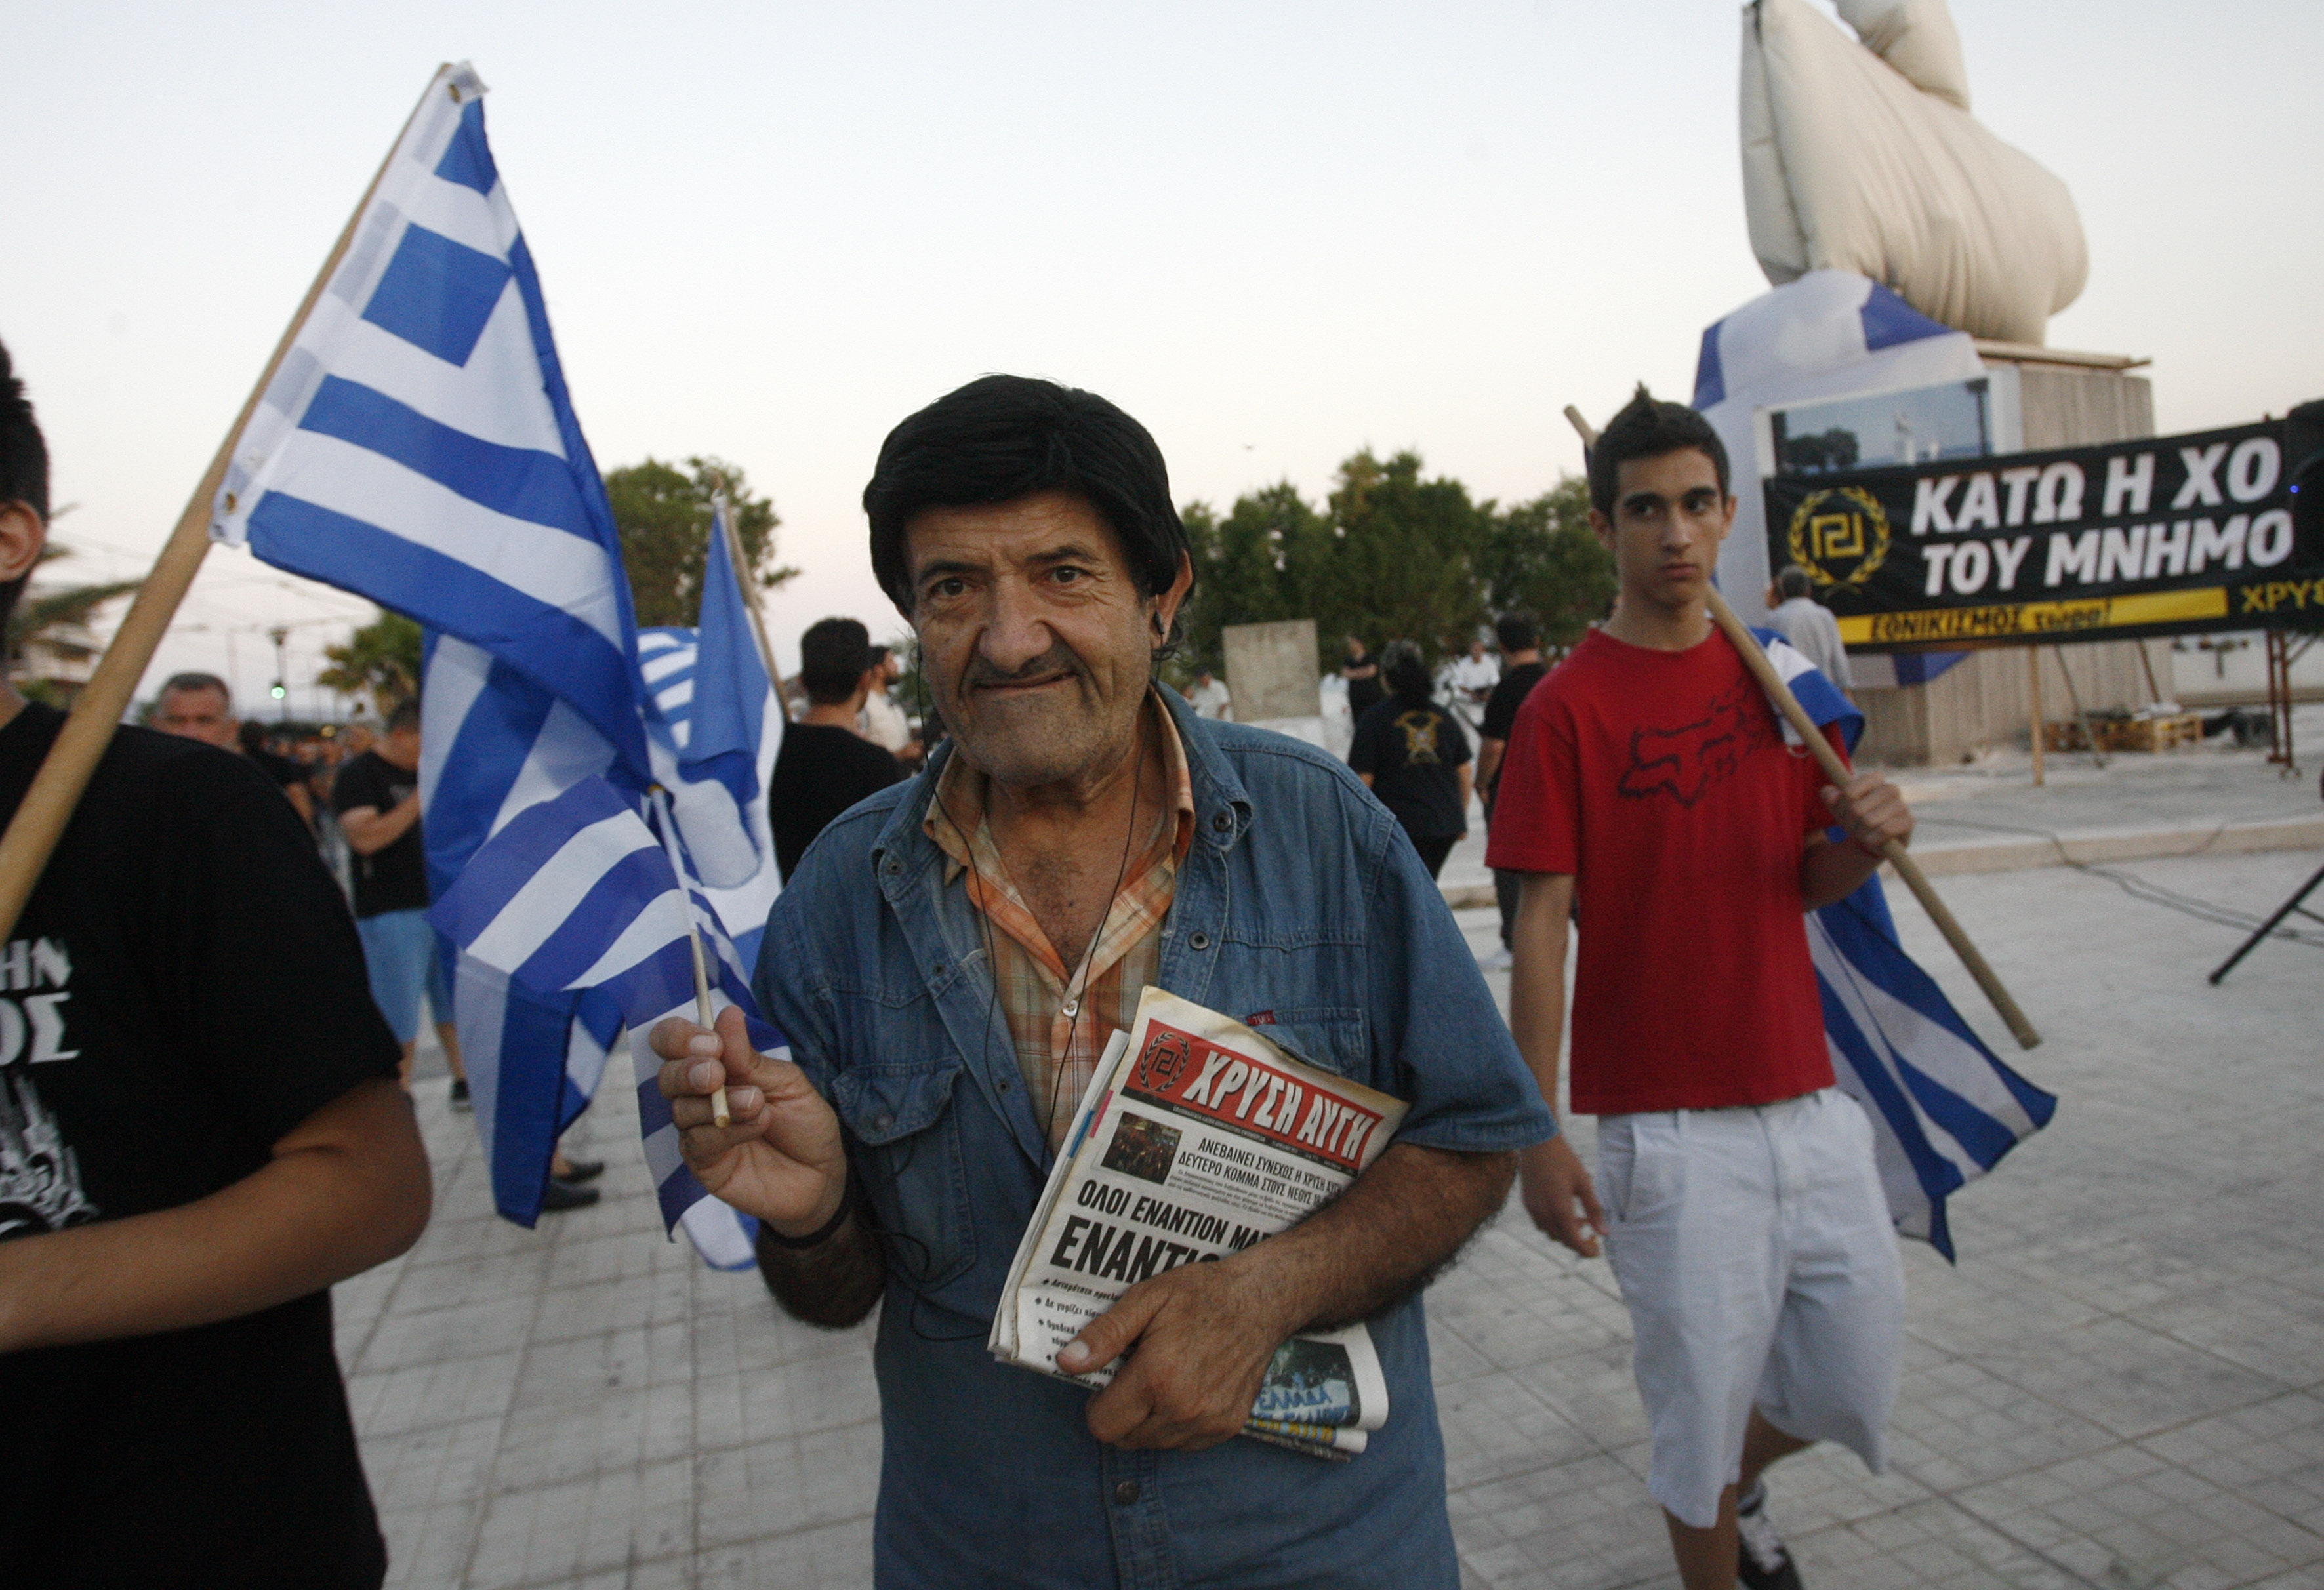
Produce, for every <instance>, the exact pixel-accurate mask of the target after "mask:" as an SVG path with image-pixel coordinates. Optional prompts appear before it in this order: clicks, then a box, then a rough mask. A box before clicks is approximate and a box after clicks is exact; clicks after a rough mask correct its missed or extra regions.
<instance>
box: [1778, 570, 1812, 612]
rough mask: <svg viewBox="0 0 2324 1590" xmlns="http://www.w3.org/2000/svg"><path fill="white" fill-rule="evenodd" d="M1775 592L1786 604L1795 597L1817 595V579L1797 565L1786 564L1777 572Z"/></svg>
mask: <svg viewBox="0 0 2324 1590" xmlns="http://www.w3.org/2000/svg"><path fill="white" fill-rule="evenodd" d="M1775 591H1776V594H1777V595H1779V596H1782V597H1783V598H1784V600H1785V601H1786V602H1788V601H1790V600H1791V599H1792V598H1793V597H1794V596H1812V595H1814V594H1815V579H1814V578H1813V577H1812V576H1811V575H1810V574H1809V573H1808V571H1807V570H1806V569H1802V568H1801V567H1800V566H1799V565H1798V564H1796V563H1786V564H1784V566H1783V568H1781V569H1777V570H1776V571H1775Z"/></svg>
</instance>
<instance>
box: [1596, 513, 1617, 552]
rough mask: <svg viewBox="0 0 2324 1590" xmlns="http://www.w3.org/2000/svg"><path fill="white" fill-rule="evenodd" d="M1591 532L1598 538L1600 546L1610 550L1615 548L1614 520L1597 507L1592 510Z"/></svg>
mask: <svg viewBox="0 0 2324 1590" xmlns="http://www.w3.org/2000/svg"><path fill="white" fill-rule="evenodd" d="M1590 533H1591V535H1594V536H1596V537H1597V538H1598V544H1599V545H1600V546H1601V547H1603V548H1605V549H1606V550H1608V551H1609V552H1610V551H1612V550H1614V522H1613V521H1612V520H1610V519H1609V518H1607V517H1606V515H1604V514H1603V513H1600V512H1598V510H1597V509H1595V508H1592V509H1591V510H1590Z"/></svg>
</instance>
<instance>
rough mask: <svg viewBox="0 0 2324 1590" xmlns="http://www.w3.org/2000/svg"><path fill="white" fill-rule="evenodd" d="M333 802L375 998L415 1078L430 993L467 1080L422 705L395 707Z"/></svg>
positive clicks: (449, 1052)
mask: <svg viewBox="0 0 2324 1590" xmlns="http://www.w3.org/2000/svg"><path fill="white" fill-rule="evenodd" d="M331 809H332V810H334V811H336V812H337V813H338V817H339V827H340V828H341V829H342V830H343V831H344V832H345V833H346V837H347V848H348V849H349V850H351V851H353V852H354V853H355V855H354V865H355V931H356V932H357V933H359V934H360V935H361V936H362V938H363V948H364V966H366V967H367V968H369V970H370V973H371V993H372V997H373V998H374V1000H377V1001H378V1002H379V1010H380V1014H382V1015H383V1016H385V1017H386V1018H387V1024H388V1027H389V1028H390V1029H391V1030H392V1031H393V1032H394V1033H395V1040H396V1041H397V1042H398V1043H400V1044H401V1045H402V1046H403V1075H404V1077H405V1079H406V1080H407V1081H408V1080H410V1076H411V1050H412V1046H413V1045H414V1044H415V1043H416V1042H417V1041H418V1040H419V1037H420V995H421V994H423V993H424V994H426V995H427V997H428V1003H429V1009H430V1010H432V1011H433V1012H435V1015H436V1034H437V1037H438V1039H440V1040H442V1042H443V1045H444V1058H446V1059H447V1061H449V1062H450V1064H451V1067H452V1077H453V1080H454V1081H455V1082H456V1083H465V1081H466V1071H465V1070H464V1069H463V1068H462V1067H461V1065H460V1039H459V1034H458V1032H457V1030H455V1028H454V1027H453V1025H452V1001H451V997H450V994H448V992H447V990H446V988H445V986H444V966H443V962H442V960H441V959H440V958H439V957H438V955H437V953H436V931H435V929H433V928H431V927H429V925H428V851H427V847H426V845H425V844H424V842H423V841H422V840H421V838H420V703H419V702H417V701H406V702H404V703H402V704H401V705H400V706H399V707H396V708H395V710H394V711H393V712H392V713H390V714H389V715H388V718H387V728H386V732H384V733H383V734H382V735H380V737H379V743H378V744H375V745H374V746H373V747H372V748H371V749H370V750H368V751H366V752H364V753H363V754H362V755H360V756H355V757H351V758H349V759H348V761H347V763H346V766H344V767H342V768H340V769H339V777H338V781H337V783H335V784H333V785H332V786H331Z"/></svg>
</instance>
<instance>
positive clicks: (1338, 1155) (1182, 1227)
mask: <svg viewBox="0 0 2324 1590" xmlns="http://www.w3.org/2000/svg"><path fill="white" fill-rule="evenodd" d="M1404 1112H1405V1105H1404V1104H1403V1102H1402V1101H1400V1100H1397V1099H1393V1098H1390V1097H1388V1095H1386V1094H1382V1093H1375V1092H1373V1091H1372V1090H1371V1089H1370V1088H1369V1087H1364V1086H1360V1085H1358V1084H1356V1083H1353V1082H1351V1081H1349V1080H1348V1079H1347V1078H1345V1077H1335V1076H1333V1075H1332V1073H1330V1072H1328V1071H1324V1070H1322V1069H1319V1068H1316V1067H1314V1066H1311V1065H1308V1064H1307V1063H1305V1061H1303V1060H1299V1059H1296V1058H1293V1057H1292V1056H1290V1055H1288V1054H1286V1053H1285V1052H1284V1051H1283V1050H1282V1049H1279V1048H1277V1046H1276V1045H1274V1044H1272V1043H1270V1042H1268V1040H1266V1039H1265V1038H1262V1037H1261V1036H1259V1033H1257V1032H1255V1031H1252V1030H1251V1029H1250V1028H1249V1027H1246V1026H1244V1025H1243V1024H1242V1023H1241V1022H1240V1021H1230V1020H1229V1019H1228V1018H1226V1017H1225V1016H1222V1015H1220V1014H1219V1013H1218V1012H1216V1011H1210V1010H1205V1009H1203V1007H1202V1006H1201V1005H1198V1004H1194V1003H1192V1002H1190V1001H1187V1000H1183V999H1180V998H1178V997H1177V996H1176V995H1175V994H1165V993H1163V992H1162V991H1161V990H1160V989H1158V988H1148V989H1147V990H1146V991H1145V993H1144V994H1141V995H1140V996H1139V1002H1138V1017H1137V1020H1136V1021H1134V1022H1132V1023H1131V1025H1130V1029H1129V1031H1122V1032H1116V1033H1115V1034H1114V1035H1113V1037H1112V1039H1111V1041H1109V1042H1108V1043H1107V1045H1106V1048H1105V1052H1104V1053H1103V1054H1102V1055H1101V1056H1100V1057H1099V1059H1098V1064H1097V1068H1096V1070H1095V1072H1094V1074H1093V1075H1092V1077H1091V1078H1090V1085H1089V1088H1088V1090H1087V1091H1086V1092H1085V1093H1084V1095H1082V1103H1081V1109H1080V1111H1079V1113H1078V1114H1076V1115H1075V1116H1074V1123H1073V1127H1072V1129H1071V1130H1070V1131H1069V1132H1067V1133H1066V1136H1065V1145H1064V1149H1063V1151H1061V1152H1060V1153H1059V1154H1058V1156H1057V1163H1056V1169H1053V1170H1052V1171H1051V1172H1050V1173H1049V1181H1048V1185H1047V1187H1045V1188H1042V1189H1041V1199H1040V1202H1039V1203H1038V1204H1037V1205H1036V1206H1035V1207H1034V1210H1033V1218H1032V1220H1031V1222H1030V1223H1029V1224H1028V1225H1027V1226H1026V1228H1025V1237H1024V1241H1023V1242H1021V1243H1019V1245H1018V1248H1017V1257H1016V1261H1015V1262H1013V1263H1012V1264H1011V1265H1010V1270H1009V1280H1008V1284H1007V1285H1006V1286H1005V1287H1004V1288H1003V1289H1002V1290H1001V1305H1000V1307H999V1308H997V1309H995V1310H994V1312H993V1317H992V1334H991V1338H990V1339H989V1340H988V1342H987V1343H986V1345H987V1346H988V1347H989V1348H990V1349H991V1353H992V1354H993V1356H994V1357H996V1358H999V1359H1000V1360H1001V1362H1003V1363H1004V1364H1019V1365H1021V1366H1022V1367H1024V1368H1026V1369H1030V1370H1035V1371H1037V1372H1039V1373H1043V1374H1048V1375H1055V1376H1056V1377H1057V1378H1058V1379H1060V1380H1070V1381H1077V1382H1080V1383H1082V1384H1084V1385H1088V1386H1102V1385H1104V1384H1106V1383H1107V1382H1110V1381H1111V1380H1112V1379H1113V1374H1114V1368H1115V1365H1114V1364H1105V1365H1103V1366H1102V1367H1100V1368H1097V1369H1094V1370H1091V1371H1089V1372H1088V1373H1084V1374H1066V1373H1065V1372H1064V1371H1062V1370H1060V1369H1059V1368H1058V1367H1057V1354H1058V1352H1059V1350H1061V1349H1062V1348H1063V1347H1064V1346H1065V1344H1066V1343H1068V1342H1070V1341H1072V1340H1073V1339H1074V1336H1077V1335H1079V1334H1080V1332H1081V1329H1082V1327H1084V1325H1087V1324H1088V1323H1089V1322H1090V1321H1091V1320H1093V1319H1094V1318H1096V1317H1098V1316H1099V1315H1101V1314H1102V1313H1104V1312H1105V1311H1106V1309H1108V1308H1111V1307H1112V1305H1113V1300H1114V1299H1116V1298H1119V1297H1120V1296H1121V1294H1122V1293H1124V1292H1126V1291H1128V1290H1130V1288H1131V1287H1132V1286H1134V1285H1136V1284H1137V1283H1138V1282H1139V1281H1141V1280H1146V1279H1147V1278H1148V1277H1149V1276H1155V1275H1159V1274H1161V1273H1162V1272H1163V1271H1166V1270H1174V1269H1176V1267H1177V1266H1179V1265H1181V1264H1190V1263H1195V1262H1202V1261H1204V1260H1213V1259H1223V1258H1225V1257H1227V1256H1228V1255H1229V1254H1230V1253H1240V1252H1241V1251H1242V1250H1243V1249H1245V1248H1247V1247H1249V1246H1250V1245H1251V1244H1252V1243H1256V1242H1259V1241H1260V1240H1261V1239H1263V1238H1266V1237H1269V1236H1272V1235H1274V1234H1276V1233H1277V1232H1279V1231H1283V1230H1286V1228H1288V1227H1290V1226H1292V1225H1296V1224H1297V1223H1298V1222H1299V1221H1300V1220H1302V1219H1304V1218H1305V1216H1307V1215H1308V1214H1310V1213H1311V1212H1312V1211H1314V1209H1315V1208H1317V1207H1318V1206H1321V1205H1323V1204H1326V1203H1329V1202H1330V1201H1331V1200H1332V1199H1333V1198H1334V1197H1338V1196H1339V1194H1340V1193H1341V1192H1342V1190H1343V1189H1344V1188H1346V1187H1347V1186H1348V1185H1349V1183H1351V1182H1352V1181H1354V1180H1355V1179H1356V1177H1357V1175H1358V1174H1359V1173H1360V1172H1361V1171H1362V1170H1363V1169H1364V1167H1366V1166H1367V1165H1369V1164H1370V1163H1371V1162H1372V1161H1373V1160H1375V1159H1377V1158H1379V1153H1380V1151H1381V1150H1383V1149H1385V1148H1386V1147H1387V1146H1388V1140H1389V1139H1390V1138H1391V1137H1393V1136H1394V1135H1395V1134H1396V1129H1397V1123H1399V1122H1401V1121H1402V1120H1403V1119H1404ZM1118 1362H1119V1361H1117V1363H1118ZM1387 1418H1388V1383H1387V1381H1386V1379H1385V1378H1384V1377H1383V1376H1382V1375H1381V1373H1380V1366H1379V1354H1378V1353H1377V1352H1376V1351H1375V1350H1374V1348H1373V1346H1372V1338H1371V1332H1370V1331H1369V1330H1368V1329H1366V1328H1365V1327H1363V1326H1361V1325H1354V1326H1351V1327H1348V1328H1347V1329H1345V1330H1333V1331H1308V1332H1303V1333H1302V1334H1300V1335H1298V1336H1294V1337H1292V1338H1291V1339H1290V1340H1289V1341H1287V1342H1286V1343H1284V1344H1283V1345H1282V1346H1281V1347H1279V1348H1277V1350H1276V1354H1275V1357H1274V1358H1273V1360H1272V1361H1271V1362H1269V1364H1268V1366H1267V1377H1266V1379H1265V1380H1264V1381H1262V1382H1260V1384H1259V1398H1258V1400H1257V1401H1256V1402H1255V1403H1254V1404H1253V1405H1252V1408H1251V1414H1250V1420H1249V1422H1247V1423H1246V1424H1245V1425H1244V1426H1243V1433H1244V1434H1246V1435H1249V1436H1252V1437H1257V1438H1258V1439H1259V1440H1263V1441H1272V1442H1274V1443H1276V1444H1277V1445H1278V1446H1285V1447H1294V1448H1296V1449H1297V1450H1299V1451H1303V1452H1309V1453H1313V1454H1314V1455H1315V1456H1321V1457H1330V1458H1334V1459H1338V1460H1340V1461H1342V1462H1344V1461H1345V1460H1346V1459H1348V1458H1349V1457H1351V1456H1353V1455H1355V1454H1356V1453H1359V1452H1361V1451H1362V1450H1363V1449H1364V1443H1365V1439H1366V1432H1368V1431H1370V1430H1376V1429H1378V1428H1380V1426H1381V1424H1382V1423H1383V1422H1384V1421H1385V1420H1386V1419H1387Z"/></svg>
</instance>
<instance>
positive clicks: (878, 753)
mask: <svg viewBox="0 0 2324 1590" xmlns="http://www.w3.org/2000/svg"><path fill="white" fill-rule="evenodd" d="M882 671H883V670H881V669H880V668H878V667H877V666H875V665H874V664H873V662H872V661H871V632H870V631H868V630H866V629H865V628H864V627H863V626H862V624H858V623H857V622H856V621H855V620H853V619H852V618H826V619H824V620H823V621H822V622H820V623H818V624H812V625H810V626H808V629H807V633H805V634H803V635H801V636H800V637H799V682H800V683H801V684H802V685H804V686H805V687H806V689H807V716H804V717H802V718H800V719H799V720H798V722H797V723H794V724H788V725H786V726H784V729H783V744H782V749H781V750H779V751H778V752H777V753H775V771H774V774H773V776H772V777H771V778H770V780H769V781H768V782H767V821H768V824H769V826H770V827H772V828H773V829H774V834H775V865H776V866H777V867H778V868H779V869H780V870H781V873H782V876H783V882H785V883H789V882H790V876H791V869H793V868H794V867H796V866H798V864H799V857H801V856H802V855H806V854H807V846H809V845H812V844H814V843H815V837H816V835H817V834H820V833H822V832H823V830H824V829H825V827H829V826H830V823H831V819H832V818H835V817H837V816H838V815H839V814H840V813H841V812H844V811H845V810H846V809H848V808H849V807H851V806H853V805H854V804H855V803H856V802H857V801H859V800H862V799H863V798H864V797H865V796H867V795H873V794H877V793H878V792H879V791H880V790H884V789H886V788H887V787H888V786H889V785H890V784H892V783H895V782H897V781H899V780H900V779H901V778H903V776H904V769H903V765H902V764H901V763H899V762H898V761H897V760H896V759H895V758H894V757H893V756H890V755H889V754H888V753H887V752H885V751H883V750H881V748H880V747H879V746H877V745H875V744H872V743H871V741H869V740H866V739H864V738H863V737H862V735H858V734H857V733H856V732H855V715H856V714H857V713H859V712H861V711H862V708H863V701H864V698H866V697H867V696H869V695H870V694H871V690H872V688H873V687H874V686H875V685H877V684H879V683H880V682H881V672H882Z"/></svg>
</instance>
